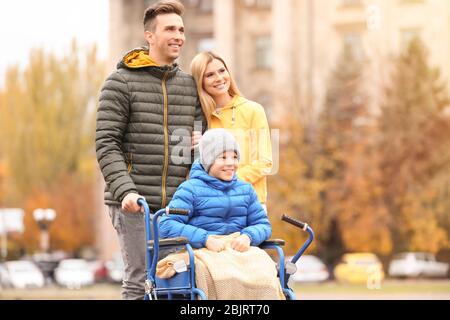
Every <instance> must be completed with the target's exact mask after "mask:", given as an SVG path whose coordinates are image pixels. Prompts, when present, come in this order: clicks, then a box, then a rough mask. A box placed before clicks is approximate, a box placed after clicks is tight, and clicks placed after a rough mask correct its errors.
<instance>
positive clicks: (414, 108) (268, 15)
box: [0, 0, 450, 299]
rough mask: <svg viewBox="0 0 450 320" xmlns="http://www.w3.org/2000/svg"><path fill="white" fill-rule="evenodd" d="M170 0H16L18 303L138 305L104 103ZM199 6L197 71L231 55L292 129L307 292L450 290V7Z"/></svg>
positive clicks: (295, 207)
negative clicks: (118, 216)
mask: <svg viewBox="0 0 450 320" xmlns="http://www.w3.org/2000/svg"><path fill="white" fill-rule="evenodd" d="M154 2H156V1H146V0H95V1H88V0H79V1H70V0H60V1H52V0H39V1H31V0H24V1H20V2H5V1H2V2H1V3H0V26H1V28H0V35H1V40H2V42H1V46H2V52H1V59H0V137H1V139H0V234H1V243H0V244H1V246H0V248H1V256H0V258H1V262H2V263H1V264H0V283H1V285H0V287H1V288H2V289H1V291H0V298H5V299H15V298H27V297H28V298H30V299H34V298H36V299H38V298H49V299H52V298H53V299H54V298H58V297H59V298H64V297H67V298H69V299H70V298H81V299H118V298H120V284H119V283H120V281H121V280H120V279H121V268H122V261H121V258H120V254H119V247H118V243H117V239H116V234H115V231H114V229H113V228H112V225H111V222H110V220H109V216H108V214H107V211H106V208H105V207H104V205H103V188H104V182H103V178H102V176H101V174H100V173H99V170H98V165H97V162H96V160H95V150H94V134H95V115H96V114H95V113H96V108H97V103H98V96H99V91H100V88H101V86H102V84H103V82H104V80H105V78H106V77H107V75H108V74H109V73H110V72H112V71H113V70H114V68H115V65H116V63H117V62H118V61H119V59H120V58H121V57H122V55H123V54H124V53H125V52H126V51H128V50H129V49H132V48H135V47H139V46H141V45H142V44H144V40H143V30H142V17H143V12H144V10H145V8H146V7H147V6H149V5H150V4H152V3H154ZM182 2H183V3H184V4H185V6H186V13H185V15H184V24H185V27H186V38H187V41H186V44H185V46H184V48H183V54H182V56H181V57H180V59H179V63H180V65H181V67H182V69H184V70H185V71H189V64H190V61H191V59H192V58H193V57H194V55H195V54H196V53H197V52H199V51H203V50H210V49H212V50H216V51H218V52H220V53H221V54H222V55H223V56H224V57H225V60H226V61H227V63H228V64H229V66H230V68H231V71H232V73H233V75H234V76H235V78H236V80H237V83H238V85H239V87H240V89H241V91H242V92H243V94H244V95H245V96H246V97H247V98H249V99H252V100H255V101H257V102H259V103H260V104H262V105H263V106H264V108H265V110H266V113H267V116H268V118H269V122H270V125H271V128H272V129H276V130H279V139H277V140H276V142H275V145H274V147H275V149H274V151H275V162H276V165H275V167H276V170H274V175H272V176H270V178H269V200H268V208H269V216H270V220H271V222H272V224H273V227H274V231H273V237H274V238H283V239H285V240H286V241H287V244H286V247H285V252H286V253H287V254H288V255H291V254H294V253H295V252H296V250H297V249H298V247H299V246H300V244H301V243H302V242H303V241H304V240H305V238H304V235H303V234H299V233H298V230H296V229H295V228H292V227H291V226H289V225H286V224H285V223H282V222H281V220H280V217H281V215H282V214H283V213H288V214H289V215H291V216H294V217H297V218H299V219H301V220H303V221H306V222H307V223H309V224H310V225H311V226H312V227H313V229H314V230H315V232H316V240H315V242H314V243H313V246H312V247H311V249H309V251H308V254H309V255H308V257H303V258H301V259H300V260H299V265H298V272H297V274H296V276H293V277H292V278H291V280H292V285H293V286H294V287H295V288H296V290H298V295H299V298H302V297H303V298H308V297H310V298H319V299H320V298H326V299H328V298H335V297H336V298H346V297H348V298H377V297H381V298H390V297H393V298H438V299H439V298H441V299H450V281H449V279H448V278H449V271H448V269H449V268H448V263H449V262H450V242H449V235H450V100H449V97H450V96H449V92H450V91H449V89H450V82H449V80H450V1H447V0H398V1H389V0H276V1H275V0H184V1H182ZM33 270H34V271H33ZM25 275H26V276H25ZM24 279H29V280H24ZM30 286H34V287H41V288H43V289H39V290H41V291H31V293H30V291H29V290H23V291H22V289H21V288H28V287H30ZM64 288H66V289H64ZM74 289H76V290H74ZM42 290H50V291H45V292H47V294H43V291H42ZM52 290H53V291H52ZM55 290H56V291H55ZM61 290H66V291H61ZM67 290H68V291H67ZM83 290H85V291H83ZM33 292H39V293H37V294H35V295H33ZM55 292H56V293H55ZM62 292H69V293H67V296H64V294H63V293H62ZM30 294H31V295H30ZM302 294H303V296H302ZM380 294H381V295H380Z"/></svg>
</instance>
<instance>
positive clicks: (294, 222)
mask: <svg viewBox="0 0 450 320" xmlns="http://www.w3.org/2000/svg"><path fill="white" fill-rule="evenodd" d="M281 220H283V221H286V222H287V223H290V224H292V225H293V226H296V227H298V228H300V229H302V230H303V231H306V229H307V228H308V224H307V223H305V222H301V221H300V220H297V219H295V218H292V217H289V216H288V215H286V214H283V216H282V217H281Z"/></svg>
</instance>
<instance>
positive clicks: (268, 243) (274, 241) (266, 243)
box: [259, 239, 286, 247]
mask: <svg viewBox="0 0 450 320" xmlns="http://www.w3.org/2000/svg"><path fill="white" fill-rule="evenodd" d="M285 244H286V242H285V241H284V240H283V239H269V240H266V241H264V242H263V243H261V244H260V245H259V246H260V247H264V246H280V247H282V246H284V245H285Z"/></svg>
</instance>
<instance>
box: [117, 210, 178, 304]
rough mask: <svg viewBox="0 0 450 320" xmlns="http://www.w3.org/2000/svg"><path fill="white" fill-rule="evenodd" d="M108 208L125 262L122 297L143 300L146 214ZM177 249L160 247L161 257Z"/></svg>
mask: <svg viewBox="0 0 450 320" xmlns="http://www.w3.org/2000/svg"><path fill="white" fill-rule="evenodd" d="M108 209H109V216H110V217H111V222H112V225H113V226H114V229H116V231H117V236H118V237H119V245H120V251H121V253H122V259H123V263H124V270H123V279H122V299H124V300H143V299H144V294H145V289H144V282H145V279H146V276H147V274H146V270H147V268H146V258H145V254H146V243H145V219H144V214H143V213H141V212H136V213H124V212H123V211H122V209H121V207H120V206H108ZM176 251H177V249H176V248H167V249H160V251H159V255H158V256H159V259H163V258H164V257H166V256H167V255H169V254H170V253H174V252H176Z"/></svg>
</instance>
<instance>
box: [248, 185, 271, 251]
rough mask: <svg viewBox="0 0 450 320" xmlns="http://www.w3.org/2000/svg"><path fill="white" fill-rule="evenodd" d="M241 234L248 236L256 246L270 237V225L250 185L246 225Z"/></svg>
mask: <svg viewBox="0 0 450 320" xmlns="http://www.w3.org/2000/svg"><path fill="white" fill-rule="evenodd" d="M241 234H246V235H248V236H249V237H250V240H251V243H250V244H251V245H252V246H258V245H260V244H261V243H262V242H264V241H265V240H267V239H269V238H270V235H271V234H272V225H271V224H270V221H269V218H268V217H267V213H266V211H265V210H264V208H263V207H262V205H261V203H260V202H259V200H258V196H257V195H256V192H255V190H254V189H253V187H252V186H251V185H250V204H249V207H248V212H247V227H246V228H244V229H242V231H241Z"/></svg>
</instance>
